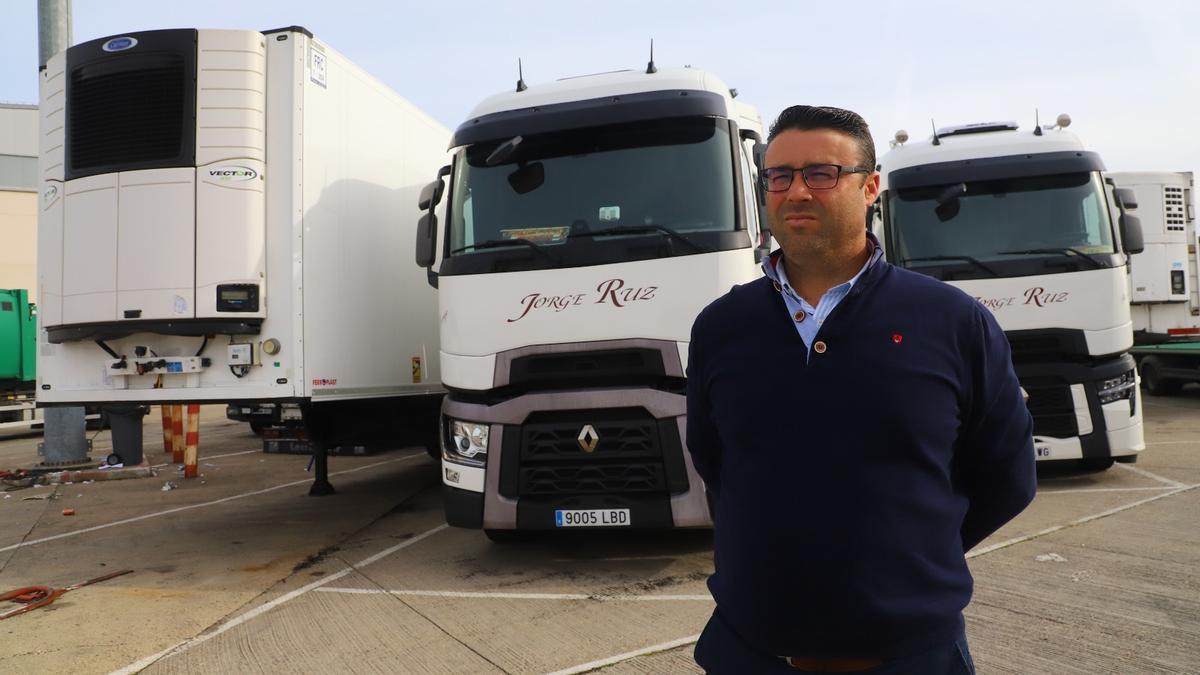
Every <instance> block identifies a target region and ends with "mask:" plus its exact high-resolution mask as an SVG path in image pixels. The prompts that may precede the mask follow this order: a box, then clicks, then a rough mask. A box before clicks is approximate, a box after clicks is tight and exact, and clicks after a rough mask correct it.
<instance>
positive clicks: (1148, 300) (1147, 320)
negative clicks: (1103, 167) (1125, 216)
mask: <svg viewBox="0 0 1200 675" xmlns="http://www.w3.org/2000/svg"><path fill="white" fill-rule="evenodd" d="M1106 176H1107V177H1108V178H1110V179H1111V180H1112V181H1113V182H1114V183H1115V184H1116V186H1117V187H1121V188H1128V189H1130V190H1133V192H1134V195H1136V197H1137V216H1138V219H1139V220H1141V222H1142V232H1143V233H1144V236H1145V240H1146V248H1145V250H1144V251H1142V252H1141V253H1138V254H1136V255H1134V256H1132V257H1131V258H1130V261H1129V271H1130V286H1131V296H1130V298H1131V300H1130V302H1131V303H1132V311H1133V330H1134V336H1135V338H1137V342H1139V343H1151V342H1160V341H1163V340H1165V339H1168V338H1172V337H1176V336H1180V337H1182V336H1195V335H1198V334H1200V328H1198V327H1200V284H1197V282H1196V281H1197V278H1196V244H1197V242H1196V231H1195V226H1194V221H1195V217H1196V214H1195V208H1194V206H1193V204H1192V187H1193V185H1194V182H1195V181H1194V179H1193V177H1192V173H1191V172H1190V171H1189V172H1111V173H1108V174H1106Z"/></svg>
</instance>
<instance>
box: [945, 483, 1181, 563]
mask: <svg viewBox="0 0 1200 675" xmlns="http://www.w3.org/2000/svg"><path fill="white" fill-rule="evenodd" d="M1198 487H1200V485H1186V486H1184V487H1181V488H1177V489H1174V490H1171V491H1170V492H1164V493H1163V494H1161V495H1155V496H1153V497H1147V498H1146V499H1142V500H1139V501H1136V502H1133V503H1130V504H1126V505H1124V506H1118V507H1115V508H1111V509H1108V510H1107V511H1101V512H1100V513H1096V514H1092V515H1090V516H1084V517H1083V518H1079V519H1076V520H1072V521H1071V522H1069V523H1066V524H1065V525H1055V526H1053V527H1047V528H1046V529H1044V530H1039V531H1037V532H1034V533H1033V534H1027V535H1024V536H1022V537H1016V538H1014V539H1009V540H1008V541H1002V542H998V543H995V544H992V545H991V546H984V547H983V548H977V549H975V550H973V551H971V552H970V553H968V554H967V558H968V559H970V558H975V557H978V556H981V555H987V554H988V553H992V552H993V551H999V550H1000V549H1002V548H1008V547H1009V546H1014V545H1016V544H1020V543H1023V542H1026V541H1030V540H1033V539H1037V538H1038V537H1043V536H1045V535H1047V534H1051V533H1054V532H1058V531H1059V530H1065V529H1067V528H1068V527H1075V526H1076V525H1083V524H1084V523H1089V522H1091V521H1093V520H1098V519H1100V518H1106V517H1108V516H1111V515H1114V514H1117V513H1120V512H1122V511H1128V510H1129V509H1132V508H1136V507H1138V506H1142V505H1143V504H1149V503H1150V502H1154V501H1158V500H1159V499H1164V498H1166V497H1171V496H1174V495H1177V494H1179V493H1181V492H1187V491H1188V490H1194V489H1196V488H1198Z"/></svg>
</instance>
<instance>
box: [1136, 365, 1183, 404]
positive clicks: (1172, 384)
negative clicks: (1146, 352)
mask: <svg viewBox="0 0 1200 675" xmlns="http://www.w3.org/2000/svg"><path fill="white" fill-rule="evenodd" d="M1141 373H1142V386H1144V387H1145V388H1146V393H1148V394H1150V395H1151V396H1171V395H1173V394H1178V393H1179V390H1180V389H1182V388H1183V383H1182V382H1180V381H1179V380H1169V379H1166V378H1164V377H1163V376H1162V374H1161V373H1159V372H1158V362H1157V361H1156V360H1154V359H1149V358H1147V359H1144V360H1143V361H1142V367H1141Z"/></svg>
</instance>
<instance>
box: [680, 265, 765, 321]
mask: <svg viewBox="0 0 1200 675" xmlns="http://www.w3.org/2000/svg"><path fill="white" fill-rule="evenodd" d="M773 285H774V282H773V281H771V280H770V279H768V278H767V277H759V278H758V279H755V280H754V281H750V282H747V283H744V284H738V285H736V286H734V287H733V288H730V289H729V290H728V291H727V292H726V293H725V294H724V295H722V296H720V297H719V298H717V299H716V300H713V301H712V302H710V303H708V306H706V307H705V308H704V309H702V310H700V315H699V316H698V317H696V324H697V326H699V325H701V324H705V325H709V324H711V323H713V322H716V323H725V322H727V321H736V320H739V319H742V318H745V317H750V316H755V315H756V314H757V313H758V308H759V305H760V304H761V303H763V302H765V301H766V300H767V299H769V298H770V293H772V292H774V290H773V288H772V287H773Z"/></svg>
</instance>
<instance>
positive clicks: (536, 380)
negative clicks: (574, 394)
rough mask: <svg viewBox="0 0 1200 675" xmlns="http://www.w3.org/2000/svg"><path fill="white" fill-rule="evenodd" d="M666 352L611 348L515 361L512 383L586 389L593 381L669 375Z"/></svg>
mask: <svg viewBox="0 0 1200 675" xmlns="http://www.w3.org/2000/svg"><path fill="white" fill-rule="evenodd" d="M665 372H666V371H665V369H664V366H663V359H662V352H660V351H658V350H656V349H610V350H598V351H584V352H565V353H561V354H537V355H534V356H522V357H518V358H515V359H513V361H512V366H511V368H510V370H509V384H512V385H523V384H546V383H548V382H554V381H562V382H570V383H571V384H572V386H576V387H578V386H582V385H585V384H586V383H588V382H591V381H593V380H597V379H600V380H605V381H612V380H616V381H628V380H632V379H636V378H644V377H662V376H663V375H664V374H665Z"/></svg>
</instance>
